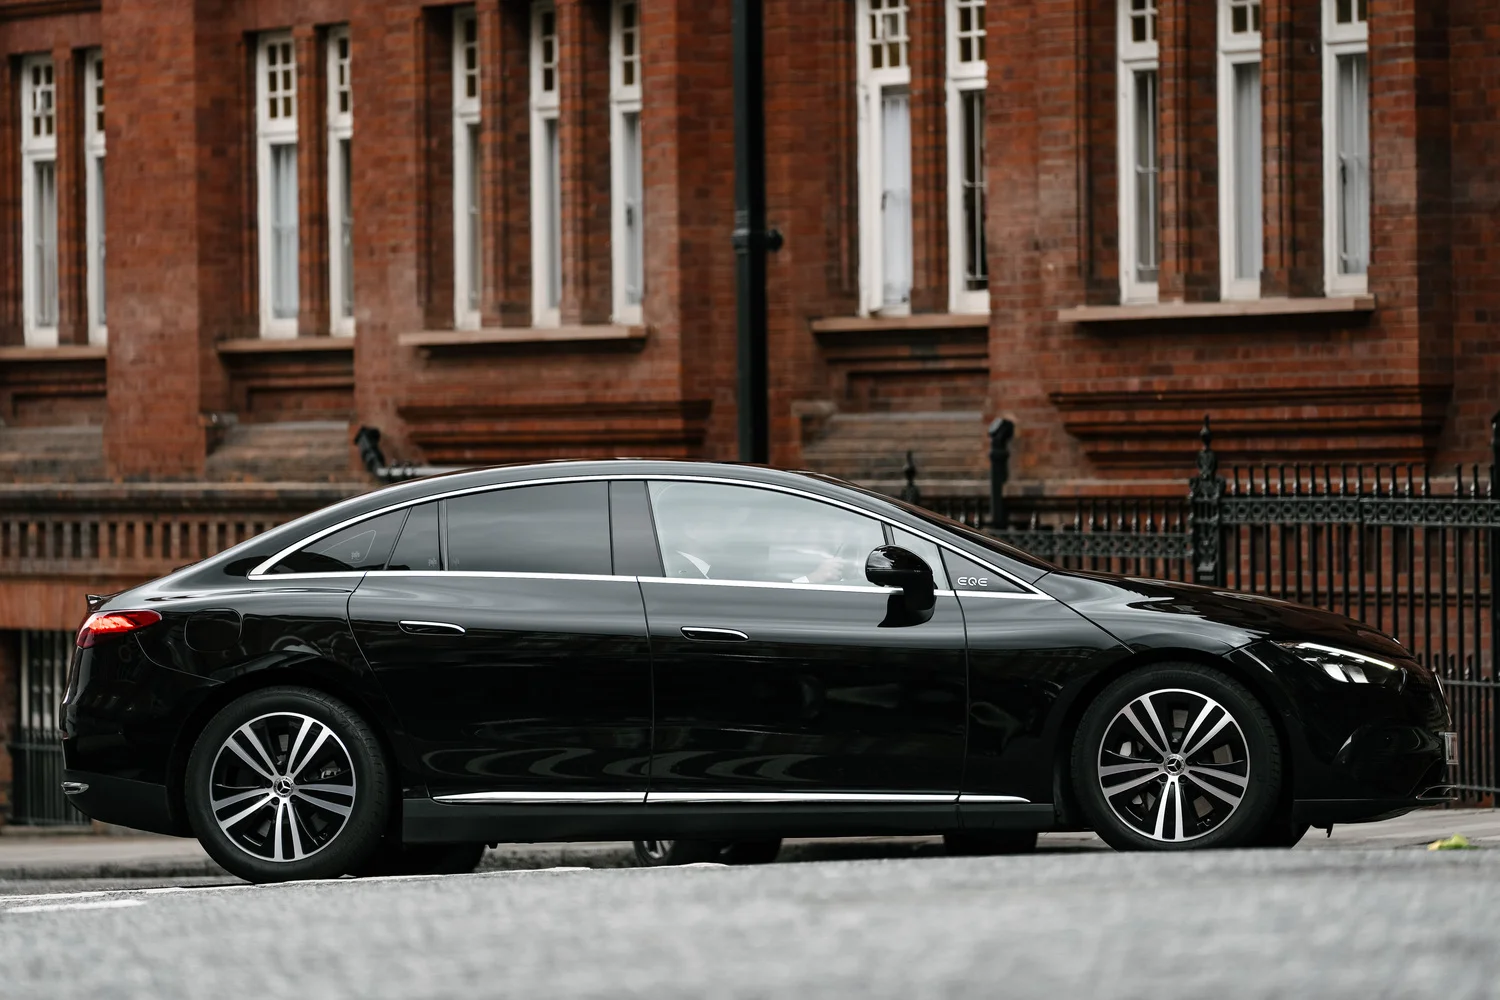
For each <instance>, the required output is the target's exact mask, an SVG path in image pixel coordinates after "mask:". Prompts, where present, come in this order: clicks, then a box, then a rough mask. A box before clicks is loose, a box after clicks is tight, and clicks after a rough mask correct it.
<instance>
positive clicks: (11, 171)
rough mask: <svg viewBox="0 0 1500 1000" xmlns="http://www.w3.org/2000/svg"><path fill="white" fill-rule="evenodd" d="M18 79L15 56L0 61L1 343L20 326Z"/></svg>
mask: <svg viewBox="0 0 1500 1000" xmlns="http://www.w3.org/2000/svg"><path fill="white" fill-rule="evenodd" d="M20 107H21V81H20V75H19V69H18V64H17V63H16V61H15V60H4V61H0V347H3V346H10V345H14V344H19V343H21V342H22V340H23V339H24V336H25V335H24V333H23V331H22V328H21V124H20V118H21V111H20Z"/></svg>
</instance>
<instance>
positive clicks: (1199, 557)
mask: <svg viewBox="0 0 1500 1000" xmlns="http://www.w3.org/2000/svg"><path fill="white" fill-rule="evenodd" d="M1198 438H1199V440H1201V441H1202V442H1203V447H1202V448H1201V449H1200V450H1199V451H1198V474H1197V475H1196V476H1194V477H1193V478H1192V481H1191V482H1190V483H1189V484H1188V521H1189V522H1190V526H1189V533H1190V534H1191V536H1192V540H1193V582H1194V583H1198V584H1202V585H1204V586H1207V587H1222V586H1224V531H1223V520H1224V507H1223V500H1224V480H1223V479H1222V478H1221V477H1220V476H1219V457H1218V456H1217V455H1215V454H1214V449H1213V439H1214V435H1213V430H1212V429H1211V427H1210V426H1209V420H1208V414H1206V413H1205V414H1204V415H1203V429H1202V430H1201V431H1199V432H1198Z"/></svg>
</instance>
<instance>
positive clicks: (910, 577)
mask: <svg viewBox="0 0 1500 1000" xmlns="http://www.w3.org/2000/svg"><path fill="white" fill-rule="evenodd" d="M865 579H866V580H869V581H870V582H871V583H873V584H874V585H875V586H877V587H893V588H895V589H896V590H899V591H901V594H902V597H903V601H902V603H903V604H904V605H905V607H906V611H907V612H908V613H909V614H911V615H913V616H916V617H917V618H920V620H921V621H924V622H925V621H927V620H928V619H930V618H931V617H932V610H933V608H935V607H937V584H936V583H935V582H934V581H933V579H932V568H931V567H930V566H928V565H927V563H926V562H925V561H923V559H922V557H921V556H919V555H917V554H916V553H915V552H912V551H911V550H910V549H903V548H902V547H901V546H899V545H882V546H881V547H880V548H878V549H876V550H875V551H873V552H871V553H870V555H869V557H868V558H866V559H865Z"/></svg>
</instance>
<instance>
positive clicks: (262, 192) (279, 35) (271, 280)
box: [255, 31, 302, 340]
mask: <svg viewBox="0 0 1500 1000" xmlns="http://www.w3.org/2000/svg"><path fill="white" fill-rule="evenodd" d="M281 44H287V45H290V46H291V50H292V66H293V69H292V77H291V79H292V91H291V95H290V96H291V98H292V104H291V115H290V117H287V116H285V115H281V116H278V117H276V118H272V117H271V116H270V113H269V110H268V108H267V103H268V101H269V99H270V93H269V88H268V86H267V80H266V75H267V71H268V67H269V62H268V60H269V52H270V49H271V46H273V45H281ZM296 61H297V43H296V42H295V41H294V40H293V39H292V35H291V32H289V31H272V32H266V33H265V34H262V35H261V36H260V37H259V38H258V39H257V43H256V46H255V122H256V198H255V203H256V234H257V240H256V243H257V249H258V253H257V259H258V264H259V270H260V286H259V287H260V335H261V336H262V337H264V338H266V339H268V340H275V339H290V338H293V337H296V336H297V317H296V316H291V317H286V316H277V315H276V304H275V287H274V285H275V277H274V262H275V247H274V209H273V207H272V204H271V199H272V191H271V155H272V154H271V148H272V146H286V145H290V146H292V147H293V148H294V149H295V148H296V147H297V111H298V109H297V72H296ZM297 155H298V156H299V157H300V155H301V150H300V149H299V150H297ZM299 170H300V167H299ZM298 204H299V213H298V216H299V217H298V220H297V222H298V227H297V240H298V245H299V251H298V254H299V268H298V271H299V272H300V244H301V239H302V231H301V221H302V220H301V218H300V204H301V190H300V185H299V190H298ZM300 281H301V275H300V273H298V282H299V285H300ZM299 295H300V287H299ZM299 308H300V302H299Z"/></svg>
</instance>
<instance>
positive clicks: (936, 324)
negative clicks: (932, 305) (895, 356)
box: [808, 313, 990, 333]
mask: <svg viewBox="0 0 1500 1000" xmlns="http://www.w3.org/2000/svg"><path fill="white" fill-rule="evenodd" d="M808 325H809V326H811V327H812V331H813V333H894V332H898V331H902V330H984V329H988V328H989V325H990V314H989V313H917V314H915V315H912V316H827V317H824V318H822V319H815V320H812V321H811V322H810V323H809V324H808Z"/></svg>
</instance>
